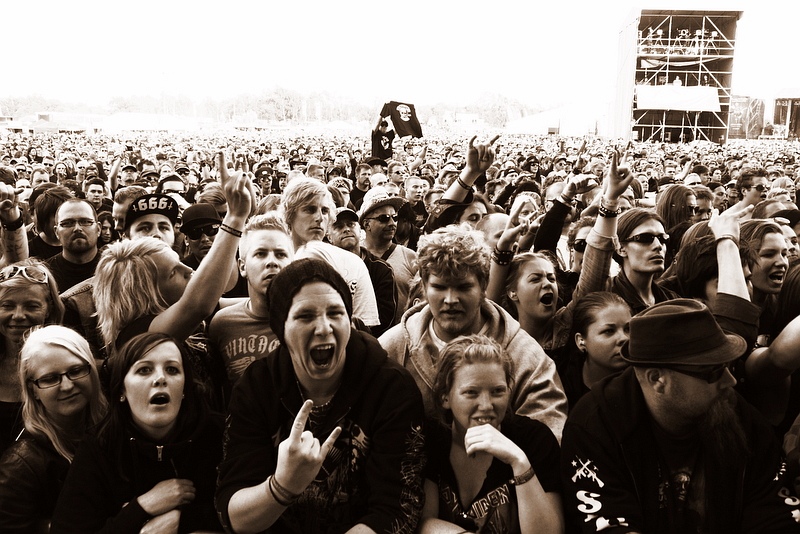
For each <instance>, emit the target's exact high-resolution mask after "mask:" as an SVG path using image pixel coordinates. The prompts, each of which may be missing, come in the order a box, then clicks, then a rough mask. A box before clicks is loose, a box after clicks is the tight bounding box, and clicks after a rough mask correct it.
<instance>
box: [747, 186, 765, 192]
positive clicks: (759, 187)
mask: <svg viewBox="0 0 800 534" xmlns="http://www.w3.org/2000/svg"><path fill="white" fill-rule="evenodd" d="M750 189H755V190H756V191H758V192H759V193H763V192H764V191H766V190H767V186H766V185H764V184H758V185H751V186H750Z"/></svg>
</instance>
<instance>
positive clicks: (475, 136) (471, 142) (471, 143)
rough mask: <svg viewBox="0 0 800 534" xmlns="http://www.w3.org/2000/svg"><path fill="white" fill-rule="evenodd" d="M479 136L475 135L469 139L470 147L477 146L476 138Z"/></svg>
mask: <svg viewBox="0 0 800 534" xmlns="http://www.w3.org/2000/svg"><path fill="white" fill-rule="evenodd" d="M477 138H478V136H477V135H473V136H472V138H471V139H470V140H469V148H475V140H476V139H477Z"/></svg>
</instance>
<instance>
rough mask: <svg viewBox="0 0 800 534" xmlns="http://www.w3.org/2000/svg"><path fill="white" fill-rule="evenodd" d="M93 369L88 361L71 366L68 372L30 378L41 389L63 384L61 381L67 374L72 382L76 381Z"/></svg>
mask: <svg viewBox="0 0 800 534" xmlns="http://www.w3.org/2000/svg"><path fill="white" fill-rule="evenodd" d="M91 371H92V367H91V366H90V365H89V364H88V363H87V364H84V365H76V366H75V367H71V368H70V369H69V370H68V371H67V372H66V373H52V374H49V375H44V376H43V377H41V378H37V379H36V380H30V382H33V383H34V384H36V387H37V388H39V389H47V388H54V387H56V386H58V385H61V381H62V380H63V379H64V377H65V376H66V377H67V378H69V380H70V382H75V381H76V380H78V379H80V378H84V377H87V376H89V373H90V372H91Z"/></svg>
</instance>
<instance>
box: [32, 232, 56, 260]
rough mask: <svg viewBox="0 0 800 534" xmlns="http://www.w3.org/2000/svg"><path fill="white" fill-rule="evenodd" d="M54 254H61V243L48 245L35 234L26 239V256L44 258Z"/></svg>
mask: <svg viewBox="0 0 800 534" xmlns="http://www.w3.org/2000/svg"><path fill="white" fill-rule="evenodd" d="M56 254H61V245H48V244H47V243H45V242H44V241H43V240H42V237H41V236H39V235H37V236H36V237H34V238H33V239H31V240H30V241H28V257H30V258H37V259H40V260H46V259H48V258H52V257H53V256H55V255H56Z"/></svg>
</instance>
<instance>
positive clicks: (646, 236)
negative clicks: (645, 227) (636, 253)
mask: <svg viewBox="0 0 800 534" xmlns="http://www.w3.org/2000/svg"><path fill="white" fill-rule="evenodd" d="M656 239H658V240H659V242H660V243H661V244H662V245H663V244H665V243H666V242H667V241H669V235H668V234H654V233H652V232H645V233H643V234H637V235H632V236H630V237H629V238H628V239H626V240H625V241H636V242H637V243H641V244H643V245H650V244H652V243H653V241H655V240H656Z"/></svg>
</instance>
